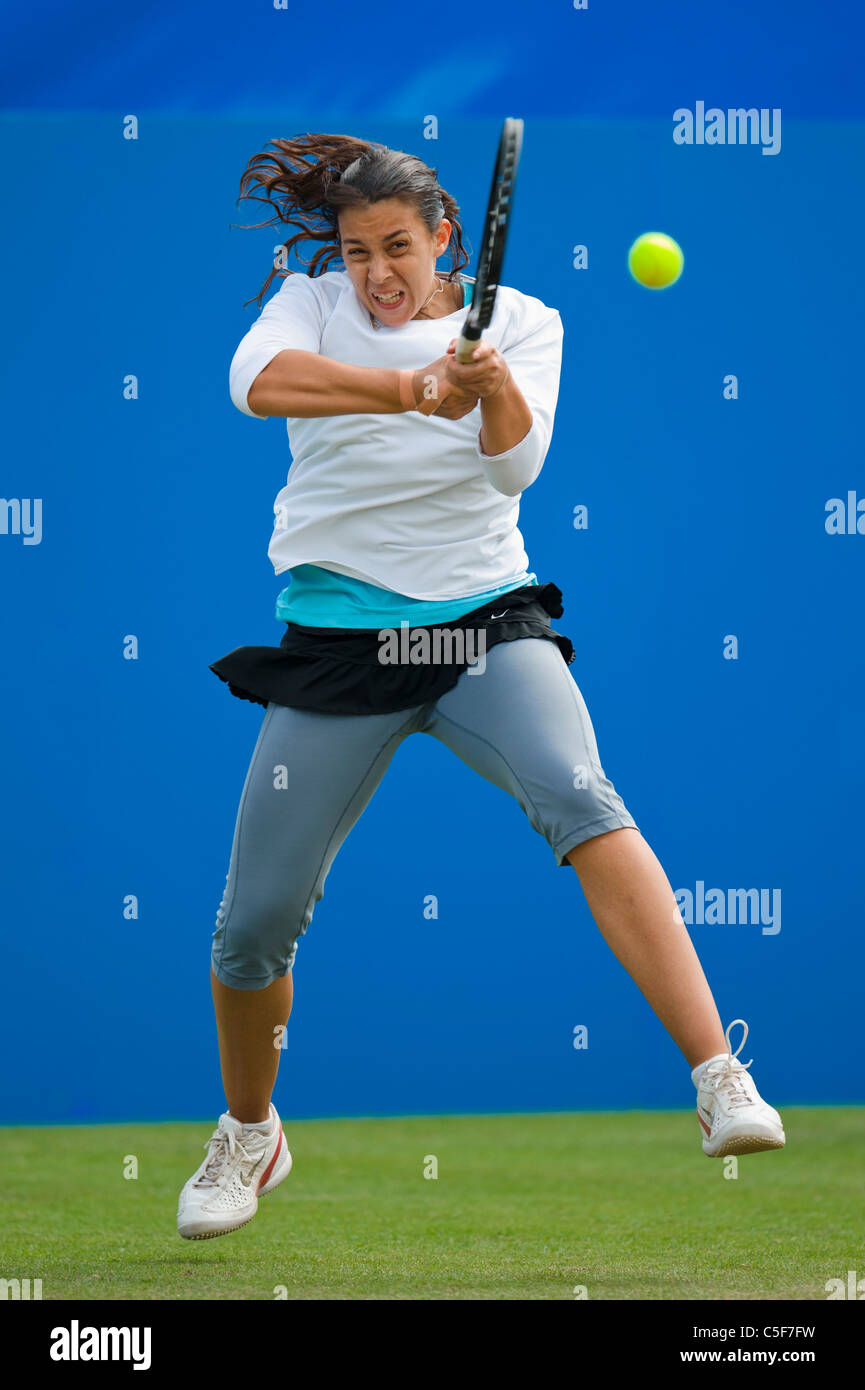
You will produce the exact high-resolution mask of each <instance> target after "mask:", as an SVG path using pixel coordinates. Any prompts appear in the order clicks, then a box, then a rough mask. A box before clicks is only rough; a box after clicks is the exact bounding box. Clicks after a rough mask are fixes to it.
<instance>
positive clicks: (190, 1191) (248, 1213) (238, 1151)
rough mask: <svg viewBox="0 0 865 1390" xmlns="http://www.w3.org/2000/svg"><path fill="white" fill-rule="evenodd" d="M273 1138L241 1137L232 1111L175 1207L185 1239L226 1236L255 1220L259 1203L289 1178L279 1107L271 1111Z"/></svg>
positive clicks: (222, 1121) (209, 1143)
mask: <svg viewBox="0 0 865 1390" xmlns="http://www.w3.org/2000/svg"><path fill="white" fill-rule="evenodd" d="M270 1124H271V1130H270V1133H269V1134H262V1133H261V1132H260V1131H258V1130H249V1131H247V1133H246V1134H244V1132H243V1125H242V1124H241V1123H240V1121H239V1120H235V1118H234V1117H233V1115H229V1113H228V1111H226V1113H225V1114H224V1115H220V1117H219V1123H218V1125H217V1127H216V1129H215V1130H214V1131H213V1134H212V1135H211V1136H210V1138H209V1139H208V1140H207V1143H206V1144H205V1145H204V1147H205V1148H206V1149H207V1151H208V1152H207V1158H206V1159H205V1160H204V1162H203V1163H202V1165H201V1167H200V1168H199V1169H198V1171H197V1172H196V1173H193V1175H192V1177H191V1178H190V1179H189V1181H188V1182H187V1183H186V1185H185V1187H184V1188H183V1191H182V1192H181V1194H180V1202H179V1203H178V1207H177V1229H178V1231H179V1233H180V1234H181V1235H182V1236H183V1237H184V1238H185V1239H186V1240H208V1239H209V1238H210V1237H211V1236H224V1235H225V1234H226V1233H227V1232H228V1231H236V1230H238V1229H239V1227H241V1226H245V1225H246V1223H247V1222H248V1221H251V1220H252V1218H253V1217H254V1216H255V1213H256V1212H257V1210H258V1199H259V1197H263V1196H264V1194H265V1193H266V1192H272V1191H273V1189H274V1188H275V1187H276V1186H277V1185H278V1184H279V1183H281V1182H282V1180H283V1178H287V1177H288V1175H289V1173H290V1172H291V1154H290V1153H289V1152H288V1148H287V1146H286V1142H285V1135H284V1134H283V1132H282V1121H281V1120H280V1118H279V1116H278V1114H277V1113H276V1107H275V1106H274V1105H271V1107H270Z"/></svg>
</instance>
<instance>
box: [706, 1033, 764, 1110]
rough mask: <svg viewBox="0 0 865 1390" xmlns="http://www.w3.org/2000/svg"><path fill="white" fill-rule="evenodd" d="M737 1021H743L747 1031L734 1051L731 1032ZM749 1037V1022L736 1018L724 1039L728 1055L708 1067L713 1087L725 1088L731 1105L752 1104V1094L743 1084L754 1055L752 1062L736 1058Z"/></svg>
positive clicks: (715, 1088) (717, 1088)
mask: <svg viewBox="0 0 865 1390" xmlns="http://www.w3.org/2000/svg"><path fill="white" fill-rule="evenodd" d="M737 1023H741V1025H742V1027H743V1028H744V1030H745V1031H744V1033H743V1034H742V1041H741V1042H740V1043H739V1046H738V1047H737V1048H736V1051H735V1052H732V1051H731V1050H730V1032H731V1030H732V1029H733V1028H735V1026H736V1024H737ZM747 1039H748V1025H747V1023H746V1022H745V1020H744V1019H743V1018H734V1019H733V1022H732V1023H731V1024H730V1025H729V1027H728V1028H727V1031H726V1032H725V1034H724V1041H725V1043H726V1044H727V1056H726V1057H725V1058H724V1060H723V1062H713V1063H712V1065H711V1066H710V1067H707V1068H706V1076H708V1077H711V1079H712V1085H713V1089H714V1090H716V1091H719V1090H721V1089H722V1088H723V1090H724V1091H726V1093H727V1095H728V1097H729V1101H730V1105H731V1106H738V1105H750V1104H751V1096H750V1094H749V1093H748V1090H747V1088H746V1087H745V1086H744V1085H743V1084H742V1073H743V1072H745V1071H747V1070H748V1068H749V1067H750V1066H751V1063H752V1062H753V1061H754V1058H753V1057H752V1058H751V1061H750V1062H739V1061H737V1060H736V1059H737V1058H738V1056H739V1053H740V1052H741V1051H742V1048H743V1047H744V1046H745V1043H746V1042H747Z"/></svg>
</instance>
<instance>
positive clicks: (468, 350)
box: [454, 328, 481, 362]
mask: <svg viewBox="0 0 865 1390" xmlns="http://www.w3.org/2000/svg"><path fill="white" fill-rule="evenodd" d="M470 335H471V336H470ZM480 339H481V335H480V330H477V331H476V332H475V333H474V334H472V330H471V328H469V329H464V330H463V332H462V333H461V334H460V336H459V337H458V338H457V345H456V348H455V349H454V356H455V357H456V359H457V361H458V362H471V360H472V353H473V352H474V350H475V348H476V347H477V345H478V343H479V342H480Z"/></svg>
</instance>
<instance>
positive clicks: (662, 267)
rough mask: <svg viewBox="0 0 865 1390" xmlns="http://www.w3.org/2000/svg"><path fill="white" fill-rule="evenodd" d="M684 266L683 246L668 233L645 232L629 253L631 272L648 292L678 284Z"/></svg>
mask: <svg viewBox="0 0 865 1390" xmlns="http://www.w3.org/2000/svg"><path fill="white" fill-rule="evenodd" d="M684 264H685V257H684V256H683V254H682V248H681V246H680V245H679V243H678V242H677V241H674V240H673V238H672V237H671V236H667V235H666V233H665V232H644V233H643V235H642V236H638V237H637V240H636V241H635V242H634V244H633V246H632V247H631V249H630V251H629V252H628V269H629V270H630V272H631V274H632V275H633V277H634V279H635V280H638V281H639V283H640V284H641V285H645V286H646V289H649V290H664V289H666V288H667V286H668V285H675V283H676V281H677V280H678V278H679V276H680V275H681V273H682V268H683V266H684Z"/></svg>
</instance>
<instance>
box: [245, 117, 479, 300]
mask: <svg viewBox="0 0 865 1390" xmlns="http://www.w3.org/2000/svg"><path fill="white" fill-rule="evenodd" d="M269 145H270V146H272V149H271V148H267V149H264V150H262V151H261V152H260V153H259V154H256V155H253V157H252V159H250V161H249V163H248V165H247V166H246V169H245V170H244V172H243V175H242V176H241V180H240V196H239V197H238V200H237V201H238V203H239V202H241V200H242V199H244V198H248V199H251V200H252V201H254V202H259V203H268V204H269V205H270V207H271V208H272V209H273V210H274V211H273V215H272V216H271V217H268V218H266V219H265V221H264V222H255V223H252V224H247V226H248V227H276V226H278V225H279V224H280V223H281V222H282V223H285V224H287V226H289V227H296V228H299V230H298V231H296V232H295V233H294V235H293V236H290V237H289V238H288V239H287V241H285V242H283V244H282V247H281V250H283V251H284V252H285V258H286V259H287V257H288V255H289V254H290V253H291V251H292V250H293V249H294V248H295V247H296V246H298V245H299V244H300V243H302V242H306V241H313V242H316V241H317V242H323V243H324V244H323V245H322V246H320V247H319V249H318V250H317V251H316V253H315V255H314V256H313V257H312V259H311V260H309V261H304V260H303V259H302V258H301V257H298V259H300V260H301V263H302V264H303V265H306V266H307V267H308V269H307V272H306V273H307V275H310V276H315V275H323V274H324V272H325V271H326V270H327V269H328V268H329V267H330V266H331V262H333V261H339V260H341V259H342V252H341V250H340V245H339V224H338V220H337V218H338V213H339V209H340V208H344V207H357V206H359V205H367V204H370V203H377V202H380V201H381V200H382V199H383V198H401V199H402V200H403V201H404V202H407V203H410V204H411V205H412V207H414V209H415V211H416V212H417V214H418V216H419V217H420V219H421V221H422V222H423V223H424V225H425V226H426V227H427V228H428V229H429V231H430V232H435V230H436V228H437V227H438V225H439V223H440V222H441V220H442V218H443V217H446V218H447V219H448V221H449V222H450V223H451V224H452V227H453V230H452V232H451V239H450V242H449V243H448V248H447V249H448V252H449V254H450V258H451V270H450V271H449V273H448V274H447V276H446V277H445V278H446V279H448V280H453V279H454V278H455V276H456V275H458V273H459V271H460V270H461V269H462V268H463V266H466V265H468V263H469V257H468V254H467V252H466V250H465V248H464V246H463V236H462V227H461V226H460V222H459V206H458V204H457V203H456V201H455V200H454V199H453V198H452V197H451V195H450V194H449V193H448V192H447V191H446V190H445V189H444V188H442V187H441V185H440V184H439V181H438V178H437V175H436V170H435V169H431V168H430V167H429V165H427V164H424V162H423V160H422V159H418V158H417V157H416V156H415V155H413V154H404V153H403V152H402V151H401V150H392V149H389V148H388V146H387V145H379V144H376V143H374V142H371V141H368V140H356V139H355V138H354V137H353V136H351V135H309V134H308V135H298V136H295V137H294V139H292V140H271V141H269ZM256 189H258V190H261V191H260V192H255V191H253V190H256ZM279 259H283V258H282V257H280V258H279ZM293 274H296V272H295V271H291V270H287V269H284V268H280V267H279V266H278V265H277V264H275V265H274V267H273V269H272V270H271V272H270V274H269V275H268V277H267V279H266V280H265V282H264V284H263V285H262V287H261V289H260V290H259V292H258V295H257V296H254V298H255V299H256V301H257V303H258V305H259V307H261V301H262V299H263V297H264V295H265V294H266V293H267V291H268V289H269V288H270V285H271V282H272V281H273V278H274V276H275V275H279V276H280V277H281V278H282V279H284V278H285V277H286V276H288V275H293ZM246 302H247V304H251V303H252V302H253V301H252V300H251V299H250V300H247V301H246Z"/></svg>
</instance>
